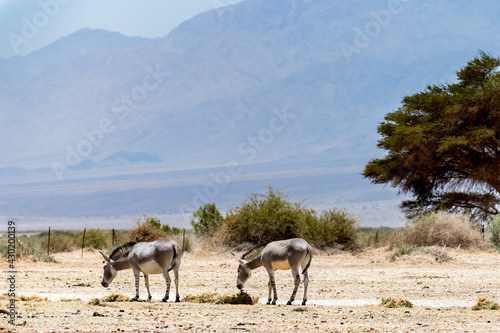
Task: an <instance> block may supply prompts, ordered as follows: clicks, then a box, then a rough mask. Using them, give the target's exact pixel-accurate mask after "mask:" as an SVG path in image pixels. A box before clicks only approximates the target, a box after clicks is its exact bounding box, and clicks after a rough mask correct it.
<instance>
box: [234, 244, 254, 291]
mask: <svg viewBox="0 0 500 333" xmlns="http://www.w3.org/2000/svg"><path fill="white" fill-rule="evenodd" d="M231 254H232V255H233V257H234V258H235V259H236V260H237V261H238V262H239V263H240V265H239V266H238V279H237V280H236V287H238V289H243V286H244V285H245V282H247V280H248V278H249V277H250V276H251V275H252V270H251V269H250V267H248V265H247V262H246V260H244V259H240V258H238V257H237V256H235V255H234V254H233V253H231Z"/></svg>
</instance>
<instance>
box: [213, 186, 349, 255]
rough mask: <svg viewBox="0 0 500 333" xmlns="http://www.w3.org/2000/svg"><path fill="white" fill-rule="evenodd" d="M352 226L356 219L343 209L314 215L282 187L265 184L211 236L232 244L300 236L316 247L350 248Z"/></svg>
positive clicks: (259, 243) (314, 213) (260, 242)
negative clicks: (266, 189) (263, 188)
mask: <svg viewBox="0 0 500 333" xmlns="http://www.w3.org/2000/svg"><path fill="white" fill-rule="evenodd" d="M356 228H357V221H356V219H355V218H354V217H352V216H351V215H349V214H348V213H346V212H345V211H344V210H337V209H330V210H328V211H325V212H323V213H321V214H319V215H318V214H317V213H316V212H315V211H314V210H311V209H307V208H304V207H302V203H300V202H295V203H294V202H290V200H289V198H288V197H287V196H286V195H285V194H284V193H283V192H282V191H279V190H276V189H274V188H273V187H272V186H269V188H268V193H267V194H266V195H263V194H256V193H252V194H251V195H250V196H249V197H248V199H247V201H246V202H244V203H243V204H242V205H241V206H240V207H237V208H235V209H233V210H232V211H231V212H230V213H229V214H228V215H227V217H226V219H225V221H224V224H223V225H222V226H221V227H220V228H219V231H218V232H217V233H216V234H215V236H214V238H215V239H217V240H218V241H219V242H222V244H224V245H227V246H232V247H234V246H238V245H241V244H244V243H252V244H258V245H262V244H267V243H269V242H272V241H275V240H281V239H288V238H294V237H303V238H304V239H305V240H306V241H308V242H309V243H310V244H311V245H313V246H315V247H318V248H327V247H332V246H336V247H337V246H342V247H344V248H347V249H353V248H355V238H356V237H355V233H356Z"/></svg>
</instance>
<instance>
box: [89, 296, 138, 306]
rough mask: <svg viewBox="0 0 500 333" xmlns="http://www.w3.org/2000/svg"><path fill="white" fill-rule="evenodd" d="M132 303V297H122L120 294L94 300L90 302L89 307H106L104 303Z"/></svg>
mask: <svg viewBox="0 0 500 333" xmlns="http://www.w3.org/2000/svg"><path fill="white" fill-rule="evenodd" d="M128 301H130V297H128V296H124V295H120V294H111V295H108V296H104V297H103V298H101V299H99V298H92V299H91V300H90V301H89V302H88V305H101V306H104V304H103V303H106V302H107V303H111V302H128Z"/></svg>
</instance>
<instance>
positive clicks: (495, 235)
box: [490, 215, 500, 248]
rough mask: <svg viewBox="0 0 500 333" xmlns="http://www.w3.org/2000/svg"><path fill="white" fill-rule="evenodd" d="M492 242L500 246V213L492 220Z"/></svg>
mask: <svg viewBox="0 0 500 333" xmlns="http://www.w3.org/2000/svg"><path fill="white" fill-rule="evenodd" d="M490 232H491V238H490V242H491V244H492V245H493V246H495V247H497V248H499V247H500V215H495V216H493V217H492V219H491V221H490Z"/></svg>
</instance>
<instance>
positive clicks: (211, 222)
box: [191, 203, 224, 236]
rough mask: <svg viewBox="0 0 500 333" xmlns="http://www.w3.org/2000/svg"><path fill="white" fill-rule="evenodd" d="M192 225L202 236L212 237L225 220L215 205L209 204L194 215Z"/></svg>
mask: <svg viewBox="0 0 500 333" xmlns="http://www.w3.org/2000/svg"><path fill="white" fill-rule="evenodd" d="M193 217H194V218H193V219H192V220H191V225H192V226H193V229H194V232H195V234H197V235H200V236H212V235H213V234H214V232H215V231H217V229H218V228H219V227H220V226H221V225H222V224H223V223H224V218H223V217H222V215H221V213H220V212H219V211H218V210H217V207H215V204H214V203H207V204H204V205H203V206H201V207H200V208H199V209H198V210H197V211H196V212H194V213H193Z"/></svg>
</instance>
